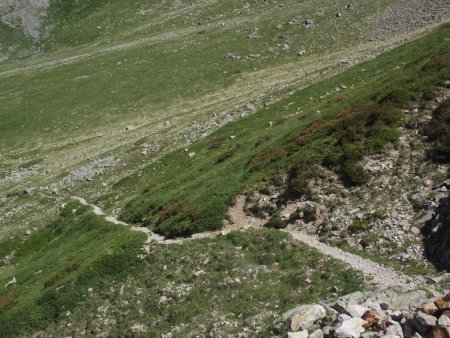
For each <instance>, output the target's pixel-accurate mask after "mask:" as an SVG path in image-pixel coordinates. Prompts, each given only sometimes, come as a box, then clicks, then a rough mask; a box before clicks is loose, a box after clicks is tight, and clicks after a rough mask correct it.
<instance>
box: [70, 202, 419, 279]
mask: <svg viewBox="0 0 450 338" xmlns="http://www.w3.org/2000/svg"><path fill="white" fill-rule="evenodd" d="M73 199H75V200H77V201H79V202H80V203H81V204H83V205H87V206H90V207H91V208H92V209H93V212H94V214H96V215H98V216H104V218H105V220H106V221H108V222H110V223H113V224H120V225H128V224H127V223H124V222H122V221H119V220H118V219H117V218H116V217H114V216H107V215H105V213H104V212H103V211H102V210H101V208H100V207H98V206H96V205H94V204H90V203H88V202H87V201H86V200H85V199H84V198H81V197H76V196H75V197H73ZM244 206H245V196H243V195H241V196H238V197H237V198H236V203H235V205H234V206H232V207H231V208H230V211H229V215H230V219H231V222H230V223H227V224H226V225H225V226H224V229H223V230H222V231H211V232H203V233H199V234H195V235H193V236H192V237H189V238H179V239H166V238H164V237H163V236H160V235H158V234H155V233H154V232H152V231H151V230H149V229H148V228H144V227H134V226H133V227H131V230H132V231H138V232H143V233H145V234H147V236H148V239H147V241H146V243H152V242H156V243H159V244H165V245H172V244H182V243H184V242H185V241H189V240H195V239H201V238H214V237H216V236H219V235H226V234H228V233H230V232H231V231H233V230H237V229H243V228H250V227H255V228H259V227H261V226H262V225H263V224H264V222H265V220H263V219H257V218H254V217H251V216H248V215H247V214H246V213H245V211H244ZM285 232H287V233H289V234H290V235H291V236H292V238H293V239H294V240H296V241H299V242H302V243H305V244H306V245H308V246H310V247H312V248H315V249H317V250H319V251H320V252H321V253H322V254H324V255H327V256H330V257H332V258H334V259H337V260H339V261H341V262H344V263H346V264H349V265H350V266H351V267H352V268H353V269H355V270H358V271H361V272H362V273H363V274H364V276H366V277H369V278H370V279H371V280H372V281H373V282H374V283H376V284H378V285H381V286H383V287H384V286H386V287H387V286H395V285H405V284H412V283H414V284H419V283H421V282H422V281H423V280H422V278H418V277H416V278H412V277H408V276H406V275H404V274H402V273H400V272H397V271H394V270H393V269H391V268H387V267H384V266H382V265H380V264H378V263H375V262H373V261H371V260H369V259H365V258H362V257H360V256H358V255H354V254H351V253H349V252H346V251H344V250H341V249H339V248H336V247H332V246H330V245H327V244H325V243H322V242H320V241H319V239H318V238H317V237H314V236H310V235H307V234H305V233H303V232H300V231H295V230H285Z"/></svg>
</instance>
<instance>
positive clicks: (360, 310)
mask: <svg viewBox="0 0 450 338" xmlns="http://www.w3.org/2000/svg"><path fill="white" fill-rule="evenodd" d="M345 310H346V311H347V313H348V314H349V315H350V316H352V317H353V318H361V317H362V315H363V314H364V313H365V312H366V311H368V310H369V308H367V307H365V306H362V305H357V304H349V305H347V307H346V308H345Z"/></svg>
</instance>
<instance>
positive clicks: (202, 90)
mask: <svg viewBox="0 0 450 338" xmlns="http://www.w3.org/2000/svg"><path fill="white" fill-rule="evenodd" d="M58 3H59V4H60V5H61V4H65V3H68V2H67V1H61V2H55V3H54V6H55V7H52V8H53V11H54V12H53V14H52V15H51V16H50V17H49V20H50V21H51V22H53V23H54V29H55V30H54V31H53V33H52V34H50V36H49V38H48V40H46V41H44V42H43V43H44V45H45V48H44V50H45V53H43V54H42V55H39V56H36V57H33V58H28V59H24V60H20V61H17V62H9V63H5V64H1V65H0V79H1V81H0V105H1V109H0V119H1V121H2V123H0V179H1V178H4V177H6V176H8V175H9V173H10V172H11V171H12V170H14V169H17V168H20V167H22V166H24V165H27V163H31V162H37V163H38V166H39V168H38V169H37V171H36V173H35V175H32V176H27V177H25V178H24V179H22V180H21V181H20V182H19V181H11V182H9V183H6V184H2V185H1V187H0V192H1V193H4V194H5V195H7V196H8V198H5V199H3V200H2V199H0V213H1V214H5V215H8V216H7V217H6V219H5V220H3V222H4V227H2V228H0V237H4V236H9V235H11V234H17V233H20V232H22V233H23V232H24V228H27V227H32V226H33V227H34V226H40V225H44V224H45V223H47V222H48V220H49V219H50V218H51V217H53V215H54V214H55V211H54V210H55V207H54V206H55V205H58V204H59V203H60V202H61V201H62V199H64V198H65V197H66V196H67V195H72V194H74V191H76V192H79V191H82V192H83V195H84V196H85V197H86V198H92V196H95V197H97V196H99V195H101V194H103V193H104V192H105V191H106V190H108V189H109V184H110V182H115V181H117V180H118V177H123V176H125V175H127V174H128V172H129V171H130V170H135V169H136V168H137V167H141V166H143V165H144V164H146V163H148V162H150V161H152V160H153V159H154V158H155V157H160V153H151V154H149V155H148V156H141V155H140V153H141V151H142V143H147V142H148V143H149V144H152V143H160V144H161V145H162V151H163V152H166V151H167V150H169V149H172V148H171V147H179V146H181V145H182V144H184V143H185V141H184V138H183V137H182V136H183V134H185V133H187V130H188V129H189V128H190V127H189V126H190V125H191V123H196V122H199V121H202V120H204V119H206V118H208V117H209V116H210V115H211V113H213V112H224V111H227V110H234V109H235V106H236V105H238V104H240V105H242V104H245V103H247V102H249V101H250V100H252V99H255V98H258V97H263V102H264V101H265V100H274V99H277V98H278V97H279V95H284V94H286V93H287V92H288V91H289V90H291V88H292V87H293V86H294V87H295V88H298V87H297V86H296V85H295V83H298V84H301V85H302V86H306V85H308V84H309V83H311V82H315V81H317V80H318V79H320V78H325V77H329V76H330V74H335V73H337V72H341V71H343V70H344V69H345V68H344V67H339V66H338V60H340V59H342V58H348V59H349V60H351V61H352V62H357V61H358V60H359V59H360V58H361V57H364V56H365V55H367V54H371V53H373V52H374V51H379V50H381V49H382V48H383V46H390V45H392V44H393V43H394V42H393V41H392V40H391V39H386V41H383V42H374V43H367V36H368V35H369V30H370V27H371V26H370V25H369V24H367V21H368V20H369V19H368V18H370V17H371V16H377V15H380V13H382V12H383V11H384V10H386V9H387V8H389V6H390V4H391V2H389V1H381V2H377V4H373V3H367V2H364V1H361V3H359V4H358V6H355V8H354V9H353V10H351V11H347V10H345V11H344V12H343V13H344V15H343V16H342V17H341V18H337V17H336V11H338V10H340V11H343V8H345V6H346V5H347V4H346V3H344V2H338V3H336V2H335V1H329V0H327V1H324V2H322V3H321V10H320V11H317V8H316V2H314V1H307V2H297V1H288V2H286V3H285V5H286V6H280V5H279V4H276V3H272V2H265V1H264V2H261V1H255V2H251V3H250V7H249V8H246V6H244V5H245V3H247V2H246V1H233V2H231V3H230V2H227V3H224V2H214V1H212V2H204V1H195V2H191V3H183V5H182V6H181V7H178V8H175V7H173V6H172V4H173V3H172V2H166V3H165V4H164V5H161V4H158V3H152V4H149V3H148V2H144V1H140V0H134V1H132V2H126V3H125V2H120V1H102V2H96V6H97V7H95V8H89V12H90V13H89V15H87V12H88V10H87V9H86V10H83V8H84V7H83V6H85V5H87V4H88V3H91V2H87V1H77V2H76V4H77V6H76V7H74V8H72V9H61V8H60V9H58V8H59V7H58V6H59V5H58ZM73 3H74V4H75V2H73ZM63 7H64V6H63ZM141 10H143V11H144V14H145V15H141V14H136V13H137V12H141ZM67 11H69V12H68V13H69V14H67ZM64 13H66V14H67V15H66V14H64ZM294 17H298V20H299V23H300V24H299V25H289V24H288V21H290V20H291V19H292V18H294ZM306 18H309V19H313V20H314V22H315V24H314V27H313V28H311V29H306V28H305V25H304V20H305V19H306ZM52 20H53V21H52ZM199 22H200V23H201V25H199V24H198V23H199ZM279 23H284V25H285V29H283V30H279V29H276V28H275V27H276V26H277V25H278V24H279ZM97 26H100V27H102V29H98V28H97ZM105 27H106V28H105ZM253 28H258V29H259V31H258V34H259V36H260V38H259V39H257V40H249V39H248V35H249V34H250V33H251V31H252V29H253ZM336 28H337V30H336ZM85 30H89V31H90V32H93V31H97V30H99V31H101V34H100V33H99V34H98V35H95V34H94V35H95V36H90V35H89V34H85ZM71 37H73V38H76V39H77V40H78V41H79V42H78V43H76V41H73V39H72V40H71ZM84 38H86V39H87V40H83V39H84ZM399 39H402V38H399ZM396 41H397V40H396ZM283 43H288V44H289V46H290V49H289V51H288V52H283V51H282V50H281V45H282V44H283ZM302 49H304V50H306V55H305V56H304V57H299V56H297V51H298V50H302ZM227 52H236V53H238V54H240V55H241V57H242V58H241V59H240V60H238V61H231V60H225V59H224V54H225V53H227ZM248 54H260V58H256V59H253V60H246V59H245V56H246V55H248ZM118 63H120V64H119V65H118ZM26 67H29V68H26ZM280 92H282V93H281V94H280ZM269 97H270V98H269ZM167 120H170V123H171V127H170V128H166V127H165V126H164V122H165V121H167ZM128 125H134V126H136V127H138V128H136V129H135V130H133V131H131V132H125V127H126V126H128ZM174 140H175V142H174ZM135 142H137V143H136V144H135ZM112 154H113V155H116V157H119V158H120V159H121V165H120V166H116V167H115V168H114V169H112V170H108V171H107V173H106V175H104V176H102V177H97V178H95V179H94V180H93V181H92V182H89V184H85V182H83V183H80V182H77V183H76V186H75V187H74V188H73V190H72V188H68V189H64V190H63V191H61V195H59V194H56V195H52V194H51V193H50V192H51V190H52V185H53V184H54V183H56V182H58V181H59V180H60V179H61V178H62V177H64V176H65V175H67V174H68V173H69V172H70V171H71V170H75V169H79V168H80V167H81V166H83V165H85V164H87V163H89V162H90V161H92V160H93V159H96V158H101V157H104V156H108V155H112ZM102 183H105V184H106V188H105V187H104V186H103V185H102ZM30 187H35V188H37V189H36V190H40V193H36V194H33V195H31V196H20V195H21V192H22V191H23V189H25V188H30ZM46 187H49V189H48V190H46ZM30 215H33V217H32V219H30Z"/></svg>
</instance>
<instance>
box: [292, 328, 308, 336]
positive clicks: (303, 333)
mask: <svg viewBox="0 0 450 338" xmlns="http://www.w3.org/2000/svg"><path fill="white" fill-rule="evenodd" d="M288 338H308V331H306V330H303V331H300V332H288Z"/></svg>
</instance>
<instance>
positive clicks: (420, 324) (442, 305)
mask: <svg viewBox="0 0 450 338" xmlns="http://www.w3.org/2000/svg"><path fill="white" fill-rule="evenodd" d="M437 295H438V293H437V292H436V291H433V290H411V289H408V288H406V287H401V286H400V287H395V288H382V289H377V290H375V291H370V292H365V293H362V292H356V293H352V294H349V295H345V296H343V297H341V298H338V299H337V300H336V301H335V302H333V303H322V304H313V305H301V306H299V307H296V308H294V309H292V310H289V311H287V312H286V313H284V314H283V316H282V319H283V320H285V322H283V321H282V320H280V321H279V322H280V323H279V326H278V327H279V328H280V329H287V330H288V331H291V332H289V333H288V337H289V338H308V337H309V338H319V337H339V338H350V337H355V338H357V337H384V338H394V337H401V338H403V337H405V338H411V337H430V338H438V337H439V338H441V337H448V336H449V335H450V316H449V315H450V312H449V309H450V294H447V295H445V296H443V297H437ZM283 325H285V327H284V328H283ZM275 326H276V325H275Z"/></svg>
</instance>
